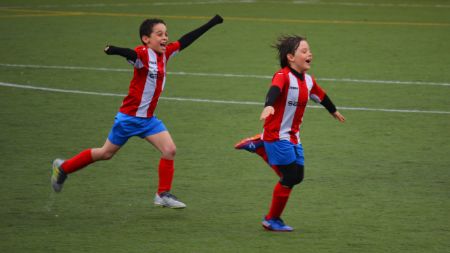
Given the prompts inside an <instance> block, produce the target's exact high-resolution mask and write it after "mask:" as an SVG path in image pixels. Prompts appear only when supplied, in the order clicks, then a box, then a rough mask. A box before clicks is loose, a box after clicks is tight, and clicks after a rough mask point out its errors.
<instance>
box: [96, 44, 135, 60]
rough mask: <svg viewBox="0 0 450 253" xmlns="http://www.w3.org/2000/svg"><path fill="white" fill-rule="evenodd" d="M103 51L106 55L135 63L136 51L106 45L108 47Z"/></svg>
mask: <svg viewBox="0 0 450 253" xmlns="http://www.w3.org/2000/svg"><path fill="white" fill-rule="evenodd" d="M104 51H105V53H106V54H108V55H120V56H122V57H125V58H126V59H127V60H129V61H132V62H135V61H136V59H137V53H136V51H134V50H133V49H129V48H122V47H115V46H111V45H108V46H106V48H105V50H104Z"/></svg>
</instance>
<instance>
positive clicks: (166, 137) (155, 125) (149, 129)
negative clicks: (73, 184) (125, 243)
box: [51, 15, 223, 208]
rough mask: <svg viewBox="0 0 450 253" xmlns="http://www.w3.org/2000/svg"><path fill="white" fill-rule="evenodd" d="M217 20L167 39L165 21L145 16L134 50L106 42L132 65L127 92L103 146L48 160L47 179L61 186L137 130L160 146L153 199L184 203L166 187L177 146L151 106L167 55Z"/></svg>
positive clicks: (169, 203) (108, 154)
mask: <svg viewBox="0 0 450 253" xmlns="http://www.w3.org/2000/svg"><path fill="white" fill-rule="evenodd" d="M222 22H223V19H222V17H221V16H219V15H216V16H214V17H213V18H212V19H211V20H209V21H208V22H207V23H206V24H204V25H202V26H201V27H199V28H197V29H195V30H193V31H191V32H189V33H187V34H185V35H184V36H182V37H181V38H180V39H179V40H177V41H175V42H172V43H169V42H168V34H167V27H166V24H165V23H164V21H163V20H161V19H147V20H144V22H143V23H142V24H141V26H140V30H139V35H140V38H141V41H142V45H141V46H138V47H136V48H135V49H134V50H132V49H129V48H121V47H115V46H111V45H109V46H107V47H106V48H105V53H106V54H108V55H120V56H122V57H124V58H126V59H127V60H128V62H129V63H131V64H132V65H133V66H134V75H133V79H132V80H131V82H130V86H129V92H128V95H127V96H126V97H125V98H124V100H123V102H122V105H121V107H120V110H119V112H118V113H117V115H116V117H115V122H114V125H113V126H112V128H111V131H110V133H109V136H108V138H107V140H106V142H105V143H104V145H103V147H101V148H92V149H86V150H84V151H82V152H81V153H79V154H78V155H76V156H74V157H72V158H70V159H68V160H65V161H64V160H62V159H55V160H54V161H53V168H52V169H53V170H52V171H53V172H52V177H51V182H52V187H53V190H54V191H55V192H60V191H61V190H62V187H63V183H64V181H65V180H66V178H67V175H68V174H70V173H73V172H75V171H77V170H80V169H82V168H84V167H86V166H87V165H89V164H91V163H94V162H96V161H100V160H109V159H111V158H112V157H113V156H114V154H116V152H117V151H119V149H120V148H121V147H122V146H123V145H124V144H125V143H126V142H127V141H128V139H129V138H130V137H133V136H139V137H141V138H143V139H145V140H147V141H148V142H149V143H151V144H153V146H155V147H156V148H157V149H158V150H159V151H160V152H161V159H160V161H159V167H158V175H159V183H158V189H157V192H156V194H155V198H154V204H155V205H158V206H163V207H170V208H184V207H186V205H185V204H184V203H183V202H181V201H179V200H178V199H177V198H176V197H175V196H174V195H173V194H171V193H170V190H171V186H172V180H173V175H174V158H175V151H176V147H175V144H174V142H173V140H172V137H171V135H170V134H169V131H168V130H167V128H166V127H165V126H164V124H163V123H162V121H161V120H159V119H158V118H157V117H156V116H155V115H154V111H155V108H156V105H157V103H158V99H159V97H160V95H161V92H162V91H163V89H164V86H165V81H166V64H167V61H168V60H169V59H170V58H171V57H172V56H174V55H175V54H176V53H178V52H179V51H181V50H183V49H185V48H186V47H188V46H189V45H190V44H191V43H192V42H194V41H195V40H196V39H198V38H199V37H200V36H201V35H202V34H204V33H205V32H207V31H208V30H209V29H210V28H212V27H214V26H215V25H217V24H220V23H222Z"/></svg>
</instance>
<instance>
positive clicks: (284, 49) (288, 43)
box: [272, 35, 306, 68]
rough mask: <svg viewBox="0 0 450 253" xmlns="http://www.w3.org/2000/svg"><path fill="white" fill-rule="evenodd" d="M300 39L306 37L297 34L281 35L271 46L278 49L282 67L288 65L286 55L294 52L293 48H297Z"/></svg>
mask: <svg viewBox="0 0 450 253" xmlns="http://www.w3.org/2000/svg"><path fill="white" fill-rule="evenodd" d="M302 40H306V38H305V37H301V36H298V35H282V36H280V37H279V38H278V40H277V42H276V43H275V44H274V45H273V46H272V47H274V48H276V49H278V58H279V60H280V66H281V67H282V68H284V67H286V66H289V62H288V59H287V55H288V54H295V50H297V48H298V46H299V45H300V42H301V41H302Z"/></svg>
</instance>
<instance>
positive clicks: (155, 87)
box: [120, 41, 180, 118]
mask: <svg viewBox="0 0 450 253" xmlns="http://www.w3.org/2000/svg"><path fill="white" fill-rule="evenodd" d="M179 50H180V43H179V42H178V41H176V42H173V43H169V44H168V45H167V47H166V52H165V53H164V54H158V53H156V52H155V51H153V50H152V49H151V48H147V47H146V46H138V47H136V48H135V51H136V53H137V59H136V61H135V62H130V63H131V64H133V65H134V76H133V79H132V80H131V82H130V87H129V91H128V95H127V96H126V97H125V98H124V100H123V102H122V106H121V107H120V112H122V113H125V114H127V115H130V116H135V117H142V118H150V117H152V116H153V112H154V111H155V108H156V105H157V104H158V99H159V96H160V95H161V92H162V91H163V90H164V85H165V82H166V64H167V61H168V60H169V59H170V58H171V57H172V56H174V55H175V54H176V53H178V51H179Z"/></svg>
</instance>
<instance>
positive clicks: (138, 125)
mask: <svg viewBox="0 0 450 253" xmlns="http://www.w3.org/2000/svg"><path fill="white" fill-rule="evenodd" d="M163 131H167V128H166V126H165V125H164V123H163V122H162V121H161V120H159V119H158V118H157V117H156V116H153V117H151V118H140V117H134V116H130V115H127V114H124V113H121V112H118V113H117V115H116V117H115V118H114V125H113V126H112V128H111V131H110V132H109V135H108V140H109V141H110V142H112V143H113V144H115V145H118V146H122V145H123V144H125V143H126V142H127V141H128V139H129V138H130V137H133V136H139V137H141V138H145V137H147V136H150V135H154V134H157V133H160V132H163Z"/></svg>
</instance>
